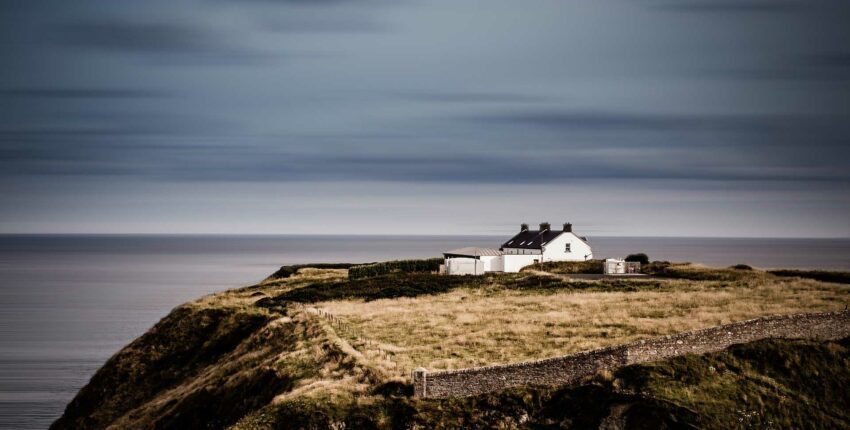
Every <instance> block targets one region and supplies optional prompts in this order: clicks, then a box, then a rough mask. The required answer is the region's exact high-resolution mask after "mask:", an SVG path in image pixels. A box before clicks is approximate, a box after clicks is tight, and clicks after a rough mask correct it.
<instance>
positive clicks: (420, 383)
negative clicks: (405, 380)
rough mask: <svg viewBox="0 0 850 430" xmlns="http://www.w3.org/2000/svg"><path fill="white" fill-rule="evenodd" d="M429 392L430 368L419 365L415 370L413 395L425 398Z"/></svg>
mask: <svg viewBox="0 0 850 430" xmlns="http://www.w3.org/2000/svg"><path fill="white" fill-rule="evenodd" d="M427 394H428V370H426V369H425V368H424V367H417V368H416V369H414V370H413V397H416V398H420V399H424V398H425V397H426V396H427Z"/></svg>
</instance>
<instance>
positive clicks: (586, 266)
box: [523, 260, 603, 274]
mask: <svg viewBox="0 0 850 430" xmlns="http://www.w3.org/2000/svg"><path fill="white" fill-rule="evenodd" d="M523 270H540V271H543V272H549V273H558V274H579V273H586V274H602V270H603V262H602V260H588V261H547V262H545V263H540V264H535V265H532V266H528V267H525V268H523Z"/></svg>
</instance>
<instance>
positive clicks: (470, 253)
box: [443, 246, 502, 257]
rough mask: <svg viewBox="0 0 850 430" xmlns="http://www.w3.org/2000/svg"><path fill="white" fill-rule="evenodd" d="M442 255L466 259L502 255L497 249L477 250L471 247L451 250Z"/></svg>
mask: <svg viewBox="0 0 850 430" xmlns="http://www.w3.org/2000/svg"><path fill="white" fill-rule="evenodd" d="M443 255H462V256H466V257H482V256H494V257H495V256H499V255H502V251H499V250H498V249H492V248H477V247H473V246H468V247H466V248H458V249H452V250H451V251H446V252H444V253H443Z"/></svg>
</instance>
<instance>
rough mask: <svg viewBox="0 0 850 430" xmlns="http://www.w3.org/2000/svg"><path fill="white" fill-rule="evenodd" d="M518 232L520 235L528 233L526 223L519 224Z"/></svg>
mask: <svg viewBox="0 0 850 430" xmlns="http://www.w3.org/2000/svg"><path fill="white" fill-rule="evenodd" d="M519 231H520V233H522V232H524V231H528V224H526V223H522V224H520V225H519Z"/></svg>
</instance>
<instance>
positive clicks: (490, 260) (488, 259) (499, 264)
mask: <svg viewBox="0 0 850 430" xmlns="http://www.w3.org/2000/svg"><path fill="white" fill-rule="evenodd" d="M480 258H481V261H482V262H483V263H484V271H485V272H501V271H503V270H504V269H505V266H504V264H503V261H504V260H503V259H502V256H501V255H484V256H481V257H480Z"/></svg>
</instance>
